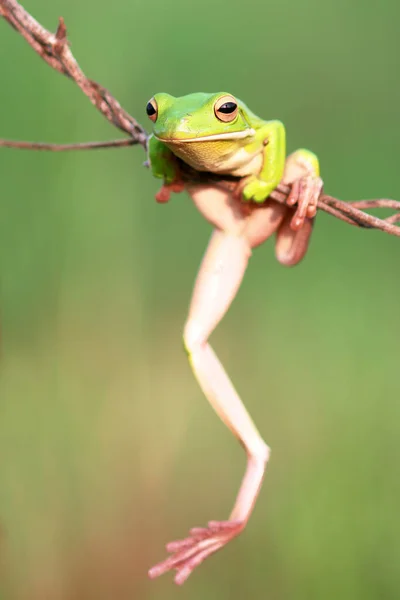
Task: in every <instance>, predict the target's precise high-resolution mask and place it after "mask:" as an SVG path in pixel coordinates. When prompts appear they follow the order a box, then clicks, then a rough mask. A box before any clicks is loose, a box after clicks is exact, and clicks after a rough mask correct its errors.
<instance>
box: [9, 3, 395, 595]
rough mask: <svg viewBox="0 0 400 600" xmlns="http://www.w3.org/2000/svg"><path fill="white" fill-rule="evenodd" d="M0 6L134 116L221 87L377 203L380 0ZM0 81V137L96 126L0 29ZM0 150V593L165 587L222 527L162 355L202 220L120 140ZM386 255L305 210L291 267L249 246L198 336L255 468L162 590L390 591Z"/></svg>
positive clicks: (333, 184) (68, 132) (384, 111)
mask: <svg viewBox="0 0 400 600" xmlns="http://www.w3.org/2000/svg"><path fill="white" fill-rule="evenodd" d="M25 6H26V8H27V9H28V10H30V11H31V12H32V13H33V14H34V15H35V17H36V18H37V19H39V20H40V21H41V22H42V23H43V24H44V25H45V26H47V27H48V28H50V29H53V30H54V29H55V27H56V22H57V18H58V16H59V15H63V16H64V18H65V20H66V23H67V26H68V28H69V37H70V40H71V44H72V49H73V51H74V53H75V55H76V57H77V59H78V60H79V62H80V64H81V66H82V68H83V69H84V71H85V72H86V73H87V74H88V75H89V76H90V77H92V78H94V79H96V80H97V81H99V82H101V83H102V84H103V85H105V86H106V87H108V88H109V89H110V90H111V91H112V92H113V93H114V94H115V96H116V97H117V98H118V99H119V100H120V101H121V103H122V104H123V106H125V108H126V109H127V110H128V111H129V112H131V114H133V115H135V116H136V117H137V118H138V119H139V120H141V121H142V123H143V124H144V125H145V126H146V127H147V125H148V123H147V121H146V115H145V113H144V107H145V105H146V103H147V101H148V99H149V98H150V97H151V96H152V95H153V94H154V93H155V92H157V91H167V92H169V93H172V94H174V95H180V94H185V93H189V92H192V91H218V90H227V91H229V92H232V93H233V94H236V95H237V96H239V97H240V98H242V99H243V100H244V101H246V103H247V104H248V105H249V106H250V107H251V109H252V110H253V111H254V112H256V113H257V114H259V115H260V116H263V117H265V118H279V119H281V120H282V121H283V122H284V123H285V124H286V127H287V133H288V150H289V151H292V150H294V149H296V148H298V147H308V148H310V149H312V150H314V151H315V152H316V153H317V154H318V155H319V156H320V159H321V164H322V175H323V178H324V180H325V189H326V191H327V192H328V193H331V194H332V195H336V196H338V197H340V198H343V199H361V198H366V197H367V198H368V197H369V198H373V197H393V198H400V180H399V178H398V170H399V167H398V164H399V149H398V146H399V144H398V139H399V134H400V121H399V116H398V113H399V101H400V77H399V66H400V65H399V53H400V38H399V36H398V22H399V18H400V5H399V3H398V0H384V1H383V2H380V3H377V2H376V3H372V2H365V0H325V1H324V2H321V1H320V0H303V1H302V2H299V1H297V0H281V1H280V2H278V1H274V2H268V3H267V2H266V3H261V2H259V1H257V0H247V1H246V2H245V3H239V2H234V1H233V0H232V1H231V2H215V1H212V2H211V1H210V0H203V2H201V3H190V2H187V1H186V2H185V1H183V0H168V1H164V0H152V1H151V2H143V1H139V0H134V1H132V0H119V1H116V2H113V3H112V4H110V3H108V2H105V0H103V1H100V2H99V1H98V0H52V1H51V2H49V1H48V0H29V1H28V0H26V2H25ZM0 82H1V83H0V86H1V87H0V99H1V113H0V137H4V138H14V139H28V140H42V141H54V142H75V141H86V140H100V139H110V138H113V137H116V130H114V129H113V128H112V127H111V126H110V125H109V124H108V123H107V122H106V121H105V120H104V119H103V118H102V117H101V116H100V115H99V113H98V112H97V111H96V110H95V109H94V108H93V107H92V106H91V105H90V103H89V102H88V101H87V99H86V98H85V97H84V96H83V94H82V93H81V92H80V91H79V90H78V88H77V87H75V86H74V85H73V84H72V83H71V82H69V81H67V79H66V78H63V77H61V76H60V75H58V74H56V73H55V72H53V71H52V70H51V69H50V68H49V67H48V66H47V65H46V64H45V63H44V62H42V61H41V60H40V59H39V58H38V57H37V56H36V55H35V54H34V52H33V51H32V50H31V49H30V48H29V47H28V46H27V44H26V43H25V42H24V40H23V39H22V38H20V37H19V36H18V35H17V34H16V33H15V32H14V31H13V30H12V29H11V28H10V27H9V26H8V25H7V24H6V23H5V22H0ZM0 156H1V171H0V173H1V196H2V200H1V204H0V286H1V287H0V311H1V328H2V350H1V377H0V394H1V400H0V522H1V540H2V543H1V545H0V563H1V564H0V568H1V588H2V594H3V595H2V598H4V599H7V600H8V599H11V598H17V599H28V598H29V600H36V599H40V600H42V599H46V600H47V599H49V600H59V599H60V600H70V599H71V600H72V599H79V600H80V599H82V600H84V599H85V600H87V599H92V598H93V599H99V600H110V599H118V600H125V599H128V598H140V599H141V600H148V599H152V600H153V599H160V598H162V599H163V600H168V599H172V598H175V597H176V595H177V593H178V590H177V589H176V588H175V587H174V585H173V584H172V582H171V579H172V578H171V576H168V575H167V576H165V577H164V578H162V579H160V580H156V581H153V582H150V581H148V580H147V577H146V571H147V569H148V568H149V567H150V566H151V565H152V564H153V563H154V562H158V561H159V560H161V559H162V558H163V557H164V549H163V547H164V544H165V542H167V541H169V540H170V539H174V538H179V537H183V536H184V535H185V534H186V532H187V530H188V529H189V527H192V526H194V525H203V524H205V523H206V522H207V520H209V519H224V518H226V517H227V516H228V514H229V511H230V508H231V505H232V504H233V500H234V496H235V494H236V491H237V489H238V486H239V482H240V479H241V477H242V474H243V470H244V467H245V457H244V455H243V452H242V450H241V448H240V447H239V445H238V444H237V443H236V442H235V440H234V439H233V438H232V436H231V435H230V433H229V432H228V431H226V430H225V429H224V427H223V426H222V425H221V423H220V422H219V420H218V419H217V417H216V416H215V415H214V414H213V412H212V411H211V410H210V408H209V406H208V404H207V402H206V401H205V399H204V398H203V397H202V394H201V392H200V390H199V389H198V387H197V385H196V382H195V381H194V378H193V377H192V375H191V372H190V369H189V368H188V366H187V362H186V357H185V354H184V352H183V351H182V345H181V331H182V328H183V323H184V320H185V316H186V310H187V306H188V302H189V298H190V292H191V288H192V285H193V281H194V277H195V274H196V270H197V268H198V265H199V261H200V258H201V255H202V253H203V251H204V248H205V246H206V243H207V239H208V236H209V234H210V227H209V225H208V224H207V223H205V222H203V220H202V219H201V218H200V216H199V215H198V214H197V213H196V211H195V209H194V208H193V206H192V205H191V202H190V201H189V199H188V197H187V196H186V195H185V194H181V195H177V196H174V197H173V199H172V201H171V202H170V204H168V205H167V206H159V205H157V204H156V202H155V200H154V194H155V192H156V190H157V188H158V182H157V181H156V180H154V179H152V178H151V176H150V174H149V173H148V172H147V171H146V170H145V169H144V168H142V162H143V160H144V155H143V151H142V149H141V148H133V149H120V150H107V151H106V150H103V151H98V152H87V153H71V154H50V153H48V154H47V153H30V152H22V151H15V150H7V149H3V150H1V152H0ZM399 265H400V242H399V240H398V239H396V238H394V237H390V236H387V235H385V234H383V233H380V232H368V231H361V230H357V229H355V228H351V227H349V226H348V225H346V224H344V223H342V222H339V221H337V220H335V219H333V218H332V217H329V216H326V215H321V216H320V217H319V218H318V222H317V226H316V228H315V234H314V236H313V240H312V244H311V248H310V250H309V253H308V255H307V259H306V260H305V261H304V262H303V263H302V264H301V265H300V266H298V267H297V268H296V269H292V270H291V269H285V268H283V267H281V266H280V265H278V264H277V262H276V261H275V259H274V254H273V245H272V242H270V243H267V244H265V245H264V246H262V247H261V248H260V249H258V250H257V251H256V252H255V254H254V256H253V259H252V261H251V265H250V269H249V272H248V274H247V275H246V280H245V284H244V286H243V288H242V289H241V291H240V294H239V296H238V298H237V300H236V301H235V303H234V305H233V306H232V309H231V310H230V312H229V314H228V315H227V317H226V318H225V320H224V321H223V323H222V325H221V326H220V327H219V328H218V330H217V332H216V333H215V335H214V336H213V344H214V346H215V348H216V350H217V352H218V354H219V355H220V357H221V358H222V360H223V362H224V364H225V366H226V367H227V370H228V372H229V373H232V374H234V378H233V379H234V382H235V384H236V385H237V388H238V390H239V392H240V393H241V395H242V397H243V398H244V400H245V403H246V405H247V407H248V408H249V410H250V412H251V413H252V415H253V417H254V419H255V421H256V423H257V425H258V427H259V429H260V431H261V432H262V434H263V435H264V437H265V439H266V441H267V442H268V443H269V445H270V446H271V447H272V459H271V462H270V465H269V467H268V474H267V477H266V480H265V484H264V488H263V491H262V494H261V496H260V499H259V501H258V503H257V506H256V509H255V512H254V515H253V517H252V520H251V521H250V524H249V527H248V529H247V531H246V532H245V534H244V535H243V536H242V537H241V538H240V539H239V540H237V541H236V542H235V543H233V544H231V546H230V547H227V548H226V549H225V550H224V551H223V552H221V553H219V554H217V555H216V556H215V557H213V558H212V559H210V560H209V561H207V562H206V563H205V564H204V565H203V566H202V567H201V568H200V569H199V571H198V572H196V573H195V574H194V575H192V577H191V579H190V580H189V582H188V583H187V584H186V585H185V587H184V589H183V590H182V591H180V592H179V593H180V594H182V593H183V594H184V596H183V597H185V598H187V599H189V600H198V599H199V600H200V599H203V598H207V599H209V600H213V599H215V600H217V599H218V600H224V599H228V598H229V599H232V600H235V599H241V598H244V597H251V598H257V599H258V598H268V599H270V600H303V599H304V600H306V599H307V600H313V599H315V600H320V599H324V600H330V599H335V600H337V599H338V598H340V599H341V600H347V599H349V600H356V599H360V600H361V599H362V600H370V599H371V600H372V599H373V600H376V599H377V598H379V599H397V598H399V597H400V569H399V561H400V541H399V540H400V518H399V505H400V469H399V461H400V449H399V434H400V418H399V417H400V402H399V392H400V382H399V377H398V369H399V326H400V313H399V301H398V297H399V292H400V284H399V279H398V273H399Z"/></svg>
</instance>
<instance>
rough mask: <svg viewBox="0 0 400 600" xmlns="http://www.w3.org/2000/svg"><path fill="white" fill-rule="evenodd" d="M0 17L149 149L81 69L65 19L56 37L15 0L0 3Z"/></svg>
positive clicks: (118, 107)
mask: <svg viewBox="0 0 400 600" xmlns="http://www.w3.org/2000/svg"><path fill="white" fill-rule="evenodd" d="M0 16H2V17H4V18H5V19H6V21H8V22H9V23H10V25H12V27H14V29H16V30H17V31H18V32H19V33H20V34H21V35H22V36H23V37H24V38H25V40H26V41H27V42H28V44H29V45H30V46H31V47H32V48H33V49H34V50H35V52H37V53H38V54H39V56H41V57H42V58H43V60H45V61H46V62H47V63H48V64H49V65H50V66H51V67H52V68H53V69H55V70H56V71H58V72H59V73H63V74H64V75H66V76H67V77H69V78H71V79H72V80H73V81H75V83H76V84H77V85H78V86H79V87H80V89H81V90H82V92H83V93H84V94H85V95H86V96H87V97H88V98H89V100H90V101H91V103H92V104H93V105H94V106H95V107H96V108H97V109H98V110H99V111H100V112H101V113H102V114H103V115H104V116H105V117H106V119H108V121H110V123H112V124H113V125H115V127H118V128H119V129H121V131H123V132H124V133H127V134H128V135H130V136H131V137H132V138H133V140H135V141H134V142H132V143H135V144H141V145H142V146H144V147H146V143H147V134H146V132H145V131H144V129H143V128H142V127H141V125H139V123H138V122H137V121H136V119H134V118H133V117H131V115H129V114H128V113H127V112H126V111H125V110H124V109H123V108H122V107H121V105H120V104H119V102H117V100H116V99H115V98H114V97H113V96H112V95H111V94H110V92H109V91H108V90H106V88H103V87H102V86H101V85H99V84H98V83H96V82H95V81H92V80H91V79H88V78H87V77H86V75H85V74H84V73H83V71H82V70H81V68H80V67H79V65H78V63H77V62H76V60H75V58H74V56H73V54H72V52H71V50H70V48H69V45H68V41H67V28H66V27H65V23H64V19H63V18H62V17H61V18H60V20H59V24H58V28H57V31H56V33H55V34H53V33H50V31H47V29H45V28H44V27H42V26H41V25H40V23H38V22H37V21H36V20H35V19H34V18H33V17H32V16H31V15H30V14H29V13H28V12H27V11H26V10H25V9H24V8H22V6H21V5H20V4H19V3H18V2H17V1H16V0H0Z"/></svg>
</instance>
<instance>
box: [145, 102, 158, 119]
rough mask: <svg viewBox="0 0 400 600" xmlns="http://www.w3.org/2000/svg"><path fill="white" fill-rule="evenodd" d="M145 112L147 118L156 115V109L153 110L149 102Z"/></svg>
mask: <svg viewBox="0 0 400 600" xmlns="http://www.w3.org/2000/svg"><path fill="white" fill-rule="evenodd" d="M146 112H147V114H148V115H149V117H152V116H153V115H155V114H156V109H155V108H154V106H153V105H152V103H151V102H149V103H148V105H147V106H146Z"/></svg>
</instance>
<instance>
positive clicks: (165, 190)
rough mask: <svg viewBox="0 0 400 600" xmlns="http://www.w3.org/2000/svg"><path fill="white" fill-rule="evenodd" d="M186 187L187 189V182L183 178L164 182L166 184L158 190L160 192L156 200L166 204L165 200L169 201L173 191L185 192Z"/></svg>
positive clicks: (176, 192) (177, 192)
mask: <svg viewBox="0 0 400 600" xmlns="http://www.w3.org/2000/svg"><path fill="white" fill-rule="evenodd" d="M184 189H185V184H184V182H183V181H181V180H176V181H173V182H172V183H164V185H163V186H161V188H160V189H159V190H158V192H157V194H156V200H157V202H159V203H160V204H165V202H168V200H169V198H170V196H171V192H174V193H175V194H179V192H183V190H184Z"/></svg>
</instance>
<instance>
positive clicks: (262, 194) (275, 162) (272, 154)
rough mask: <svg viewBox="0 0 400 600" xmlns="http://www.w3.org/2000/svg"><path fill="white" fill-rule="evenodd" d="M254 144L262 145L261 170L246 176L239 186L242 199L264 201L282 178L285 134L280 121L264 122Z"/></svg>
mask: <svg viewBox="0 0 400 600" xmlns="http://www.w3.org/2000/svg"><path fill="white" fill-rule="evenodd" d="M255 144H263V145H264V149H263V153H262V156H263V162H262V166H261V170H260V172H259V173H258V174H254V175H251V176H249V177H246V179H244V181H243V185H242V186H240V188H241V194H242V196H243V199H244V200H248V201H253V202H264V200H265V199H266V198H268V196H269V195H270V193H271V192H272V191H273V190H274V189H275V188H276V187H277V185H278V184H279V183H280V181H281V180H282V176H283V172H284V168H285V152H286V135H285V128H284V126H283V124H282V123H281V122H280V121H268V122H267V123H265V125H264V126H263V127H261V128H260V129H258V130H257V133H256V140H255ZM249 151H250V152H251V146H250V148H249Z"/></svg>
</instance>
